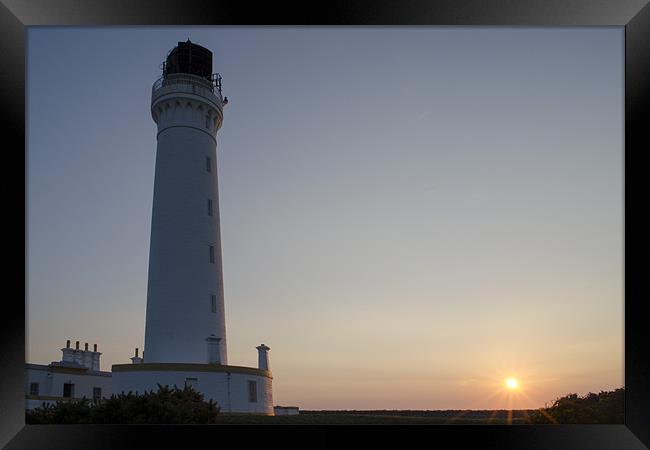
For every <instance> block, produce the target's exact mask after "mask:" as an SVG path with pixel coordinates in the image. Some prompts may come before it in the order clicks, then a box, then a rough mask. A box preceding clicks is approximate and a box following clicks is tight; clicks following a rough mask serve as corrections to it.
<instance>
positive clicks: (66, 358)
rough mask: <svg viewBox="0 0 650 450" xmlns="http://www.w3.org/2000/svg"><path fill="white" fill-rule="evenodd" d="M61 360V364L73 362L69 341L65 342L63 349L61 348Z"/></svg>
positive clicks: (72, 352)
mask: <svg viewBox="0 0 650 450" xmlns="http://www.w3.org/2000/svg"><path fill="white" fill-rule="evenodd" d="M61 351H62V352H63V358H61V362H73V361H74V350H72V349H71V348H70V340H68V341H66V343H65V348H62V349H61Z"/></svg>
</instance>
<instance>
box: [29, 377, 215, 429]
mask: <svg viewBox="0 0 650 450" xmlns="http://www.w3.org/2000/svg"><path fill="white" fill-rule="evenodd" d="M219 411H220V408H219V406H218V405H217V404H216V403H215V402H213V401H212V400H210V401H208V402H206V401H204V399H203V394H201V393H199V392H197V391H195V390H194V389H193V388H192V387H191V386H185V387H184V388H183V389H179V388H177V387H174V388H173V389H172V388H169V387H167V386H161V385H158V391H157V392H154V391H151V392H145V393H144V394H143V395H136V394H133V393H132V392H129V393H128V394H119V395H115V394H113V395H112V396H111V398H109V399H105V400H102V401H101V402H97V403H94V402H91V401H90V400H88V399H86V398H82V399H79V400H72V401H69V402H62V401H59V402H56V404H49V405H47V404H46V405H44V406H42V407H39V408H35V409H34V410H32V411H27V415H26V422H27V423H28V424H70V423H117V424H127V423H128V424H143V423H149V424H153V423H164V424H170V423H176V424H181V423H193V424H196V423H202V424H206V423H216V422H217V418H218V415H219Z"/></svg>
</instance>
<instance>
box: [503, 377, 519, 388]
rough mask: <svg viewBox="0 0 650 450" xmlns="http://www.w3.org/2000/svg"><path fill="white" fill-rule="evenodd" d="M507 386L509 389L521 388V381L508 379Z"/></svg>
mask: <svg viewBox="0 0 650 450" xmlns="http://www.w3.org/2000/svg"><path fill="white" fill-rule="evenodd" d="M506 386H507V387H508V389H517V388H518V387H519V381H517V379H516V378H508V379H507V380H506Z"/></svg>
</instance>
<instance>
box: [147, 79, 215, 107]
mask: <svg viewBox="0 0 650 450" xmlns="http://www.w3.org/2000/svg"><path fill="white" fill-rule="evenodd" d="M178 93H182V94H193V95H197V96H200V97H203V98H206V99H209V100H212V101H213V102H215V103H216V104H218V105H220V106H221V105H222V104H223V97H222V96H221V75H219V74H218V73H215V74H213V75H212V77H211V78H210V79H208V78H204V77H200V76H198V75H192V74H189V73H175V74H168V75H165V76H163V77H160V78H159V79H158V80H156V82H155V83H154V84H153V86H152V88H151V103H152V104H153V103H155V102H156V101H157V100H158V99H159V98H160V97H163V96H165V95H167V94H178Z"/></svg>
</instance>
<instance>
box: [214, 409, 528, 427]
mask: <svg viewBox="0 0 650 450" xmlns="http://www.w3.org/2000/svg"><path fill="white" fill-rule="evenodd" d="M526 413H528V411H513V414H512V420H511V421H509V420H508V414H507V411H301V412H300V414H298V415H295V416H261V415H229V414H220V415H219V419H218V423H220V424H224V425H231V424H233V425H234V424H241V425H253V424H254V425H267V424H268V425H507V424H508V423H512V424H522V423H524V417H525V415H526Z"/></svg>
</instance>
